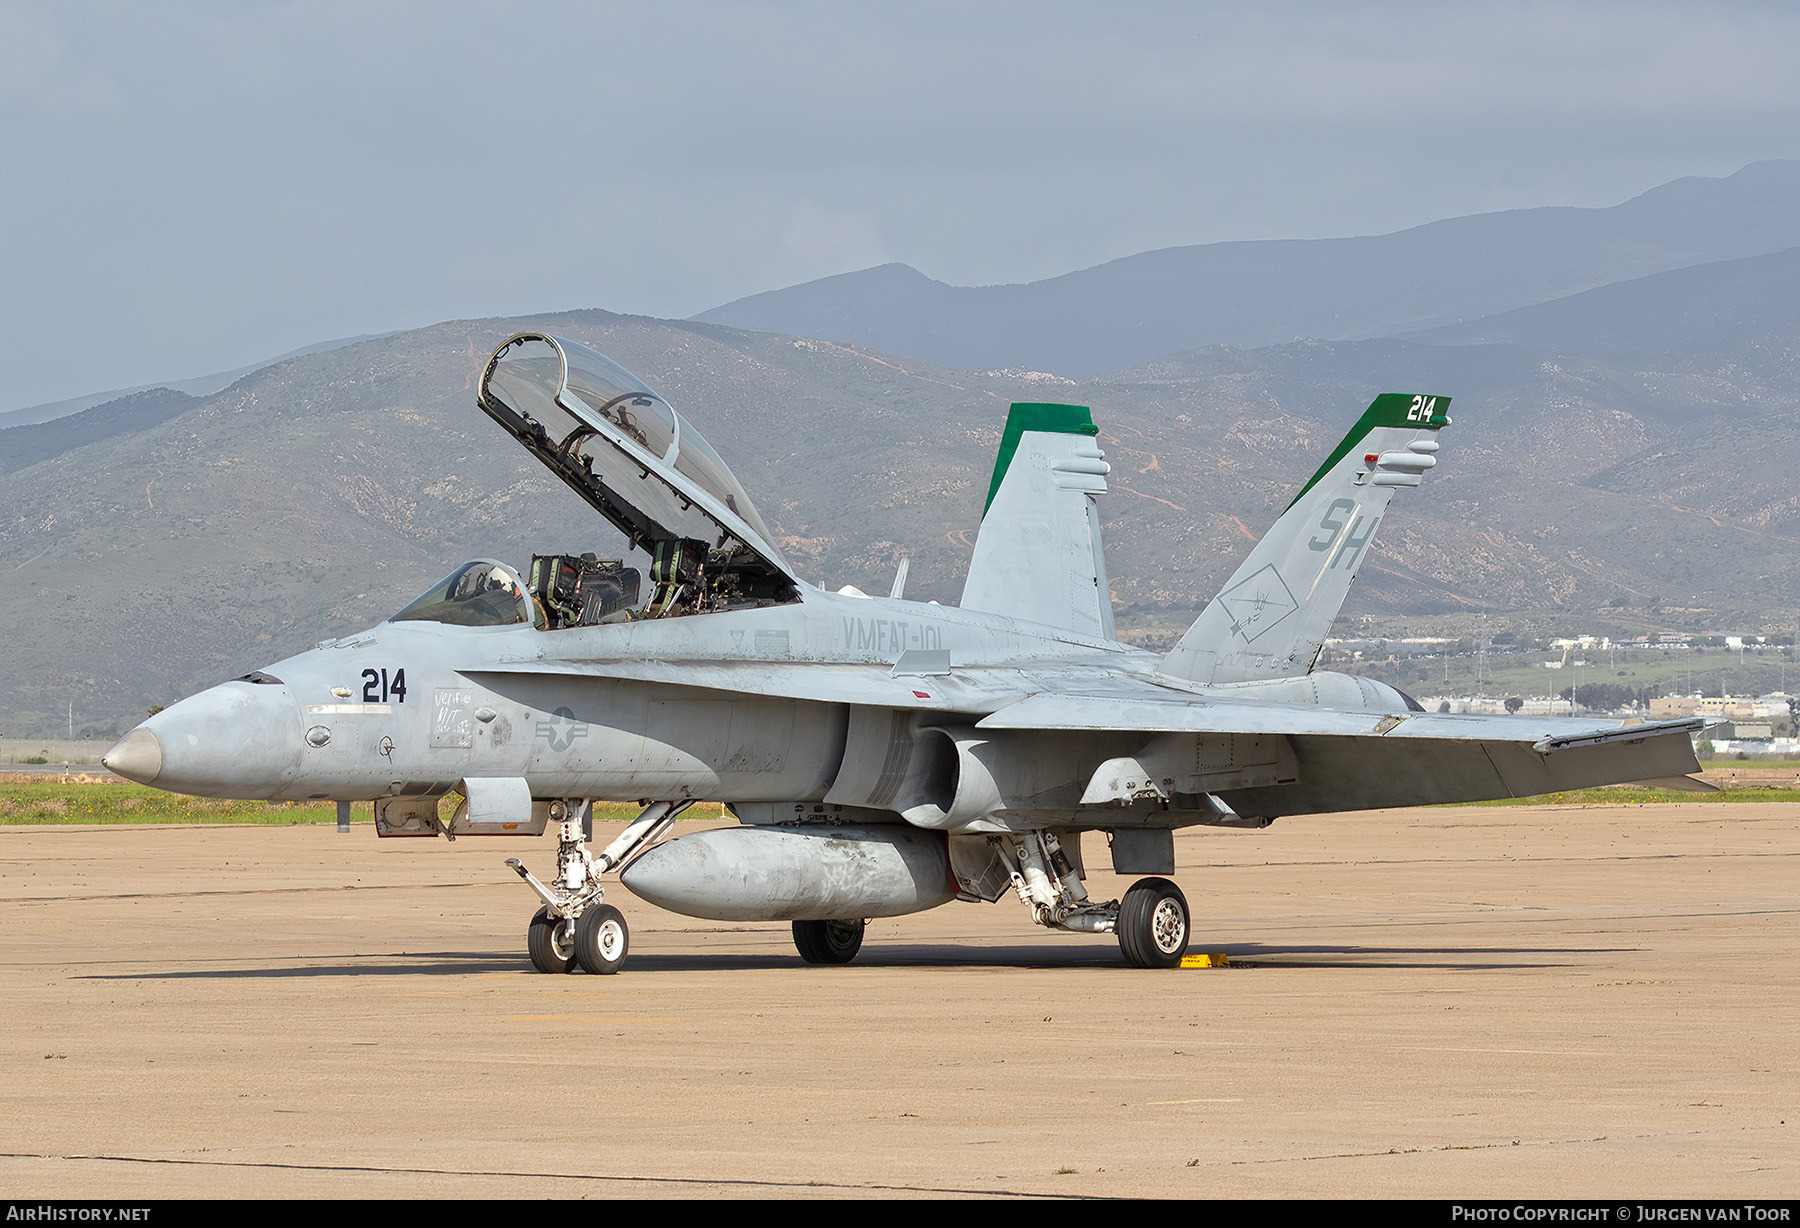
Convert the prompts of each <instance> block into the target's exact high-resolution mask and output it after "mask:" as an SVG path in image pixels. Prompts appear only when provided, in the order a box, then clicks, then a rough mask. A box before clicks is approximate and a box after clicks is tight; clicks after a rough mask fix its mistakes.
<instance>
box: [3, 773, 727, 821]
mask: <svg viewBox="0 0 1800 1228" xmlns="http://www.w3.org/2000/svg"><path fill="white" fill-rule="evenodd" d="M455 809H456V808H455V806H454V805H453V804H452V803H451V802H449V801H446V802H445V803H444V804H443V805H442V806H440V807H439V813H440V814H441V815H442V816H443V817H444V818H445V819H448V818H449V817H450V815H451V814H452V813H454V811H455ZM642 809H643V808H642V807H641V806H638V805H636V804H634V803H631V802H600V803H597V804H596V805H595V806H594V820H595V822H597V823H626V822H629V821H630V820H632V819H635V818H637V817H638V814H639V813H640V812H641V811H642ZM722 810H723V807H721V806H718V805H709V804H706V803H701V804H699V805H696V806H693V807H691V808H689V809H688V810H687V811H686V812H684V814H683V816H682V817H684V818H694V819H704V818H717V817H719V815H720V813H721V812H722ZM352 813H353V815H354V818H355V821H357V822H360V823H367V822H370V821H371V820H372V819H373V808H372V806H371V805H370V804H369V803H368V802H357V803H356V804H355V809H354V810H353V812H352ZM336 822H337V803H335V802H298V803H293V802H258V801H247V802H236V801H224V800H220V799H217V798H210V797H184V796H182V795H181V794H179V793H165V792H163V791H162V790H161V789H153V788H151V787H150V786H149V785H136V784H92V783H80V782H76V783H64V782H62V781H56V780H45V781H35V780H34V781H29V782H26V783H22V784H0V826H20V825H23V824H28V823H70V824H73V823H235V824H248V825H261V826H266V827H290V826H293V825H295V824H298V823H336Z"/></svg>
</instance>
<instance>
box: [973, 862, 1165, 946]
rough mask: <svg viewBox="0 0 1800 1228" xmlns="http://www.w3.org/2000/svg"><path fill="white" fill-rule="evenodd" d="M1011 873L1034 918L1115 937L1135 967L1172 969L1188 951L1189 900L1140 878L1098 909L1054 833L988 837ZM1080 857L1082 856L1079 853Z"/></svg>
mask: <svg viewBox="0 0 1800 1228" xmlns="http://www.w3.org/2000/svg"><path fill="white" fill-rule="evenodd" d="M990 839H991V840H993V842H994V844H995V848H996V851H997V852H998V853H999V854H1000V856H1001V857H1002V858H1003V859H1004V860H1005V862H1006V863H1007V865H1008V867H1009V868H1010V870H1011V878H1012V886H1013V890H1014V891H1016V892H1017V893H1018V896H1019V899H1020V900H1022V901H1024V903H1025V904H1026V905H1027V906H1029V907H1030V909H1031V918H1032V920H1034V921H1036V922H1037V923H1038V924H1039V925H1043V926H1048V927H1050V928H1051V929H1062V930H1074V931H1076V932H1079V933H1085V934H1112V935H1114V936H1116V937H1117V938H1118V940H1119V951H1120V953H1121V954H1122V955H1124V957H1125V962H1126V963H1128V964H1130V965H1131V966H1132V967H1134V968H1174V967H1177V966H1178V965H1179V964H1180V963H1181V957H1182V955H1183V954H1184V953H1185V952H1186V951H1187V944H1188V933H1189V920H1188V904H1187V897H1186V896H1184V895H1182V894H1181V888H1180V887H1177V886H1176V885H1175V884H1174V883H1172V882H1170V881H1169V880H1168V879H1166V878H1141V879H1139V880H1138V881H1137V882H1135V883H1133V884H1132V885H1131V887H1130V889H1129V890H1127V891H1126V892H1125V898H1124V899H1123V900H1108V901H1107V902H1105V903H1104V904H1097V903H1095V902H1094V901H1092V900H1090V899H1089V898H1088V894H1087V888H1086V887H1084V886H1083V885H1082V882H1081V871H1080V869H1079V868H1078V865H1077V860H1072V859H1071V856H1070V854H1069V852H1068V851H1067V850H1065V849H1064V847H1063V845H1062V842H1061V840H1060V839H1058V837H1057V835H1056V833H1055V832H1051V831H1034V832H1020V833H1017V834H1014V835H1011V836H1006V837H990ZM1075 857H1076V859H1078V858H1079V852H1077V853H1076V854H1075Z"/></svg>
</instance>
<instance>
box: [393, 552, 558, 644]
mask: <svg viewBox="0 0 1800 1228" xmlns="http://www.w3.org/2000/svg"><path fill="white" fill-rule="evenodd" d="M388 621H389V622H395V623H404V622H432V623H449V624H450V625H451V626H453V627H510V626H512V625H514V624H516V623H535V622H537V621H538V618H537V611H536V610H535V609H534V608H533V607H532V602H531V598H530V597H529V596H527V595H526V593H525V586H524V585H523V584H521V583H519V577H518V576H517V575H516V574H514V572H513V570H512V568H510V567H508V566H507V565H506V564H505V563H496V562H495V561H494V560H493V559H476V560H475V561H474V562H473V563H464V564H463V565H462V566H461V567H458V568H457V569H456V570H455V571H453V572H451V573H450V574H449V575H447V576H445V577H444V578H443V579H442V580H440V581H438V582H437V583H436V584H434V585H432V586H431V587H430V588H428V589H426V590H425V592H424V593H423V594H422V595H421V596H419V598H418V599H417V600H415V601H414V602H413V603H412V604H411V605H408V606H407V607H406V608H405V609H404V610H401V611H400V612H399V613H398V614H396V615H394V616H393V617H392V618H390V619H388Z"/></svg>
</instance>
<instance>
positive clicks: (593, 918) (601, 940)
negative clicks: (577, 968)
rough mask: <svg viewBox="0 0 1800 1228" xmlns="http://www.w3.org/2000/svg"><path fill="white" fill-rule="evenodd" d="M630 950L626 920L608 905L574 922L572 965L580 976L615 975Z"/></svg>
mask: <svg viewBox="0 0 1800 1228" xmlns="http://www.w3.org/2000/svg"><path fill="white" fill-rule="evenodd" d="M630 946H631V931H630V930H629V929H628V928H627V927H626V925H625V918H624V917H623V916H622V915H620V913H619V910H618V909H616V908H614V907H613V906H612V905H611V904H599V905H596V906H595V907H593V908H590V909H588V910H587V911H586V912H584V913H582V914H581V916H580V917H578V918H576V921H575V962H576V963H577V964H579V965H581V970H582V971H583V972H589V973H594V974H596V975H600V976H606V975H610V974H611V973H614V972H617V971H618V970H619V967H620V966H621V965H622V964H624V962H625V952H626V950H627V949H629V948H630Z"/></svg>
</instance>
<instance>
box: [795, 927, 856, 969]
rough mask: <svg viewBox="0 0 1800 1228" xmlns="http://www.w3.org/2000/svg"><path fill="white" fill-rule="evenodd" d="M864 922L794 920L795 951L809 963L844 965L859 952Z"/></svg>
mask: <svg viewBox="0 0 1800 1228" xmlns="http://www.w3.org/2000/svg"><path fill="white" fill-rule="evenodd" d="M867 927H868V922H866V921H796V922H794V949H795V950H797V951H799V952H800V958H801V959H803V960H805V961H806V962H807V963H809V964H847V963H849V962H850V961H851V960H853V959H855V958H856V953H857V952H858V951H860V950H862V940H863V931H864V930H865V929H866V928H867Z"/></svg>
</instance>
